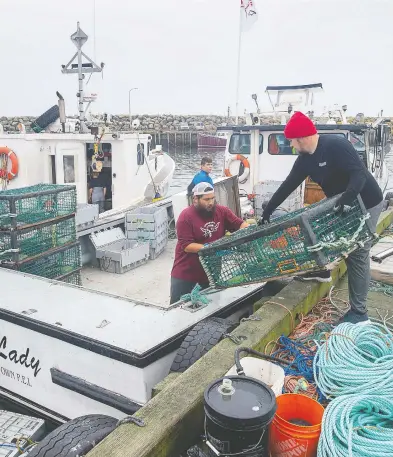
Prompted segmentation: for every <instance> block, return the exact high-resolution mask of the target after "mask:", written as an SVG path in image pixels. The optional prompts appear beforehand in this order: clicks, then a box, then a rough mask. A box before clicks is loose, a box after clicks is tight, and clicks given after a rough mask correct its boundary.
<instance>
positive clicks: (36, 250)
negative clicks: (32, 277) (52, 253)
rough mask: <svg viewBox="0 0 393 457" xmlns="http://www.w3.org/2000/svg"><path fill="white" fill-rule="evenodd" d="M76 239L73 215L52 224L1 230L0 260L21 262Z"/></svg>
mask: <svg viewBox="0 0 393 457" xmlns="http://www.w3.org/2000/svg"><path fill="white" fill-rule="evenodd" d="M74 241H76V227H75V218H74V217H73V216H71V217H68V218H67V219H62V220H60V221H57V222H53V223H52V224H47V225H42V226H39V225H38V226H35V227H32V228H29V229H22V230H15V232H14V233H13V235H12V234H11V232H10V231H6V232H1V231H0V260H1V261H3V262H4V261H5V260H6V261H14V262H20V261H22V260H24V259H27V258H29V257H33V256H36V255H39V254H43V253H44V252H45V251H49V250H50V249H54V248H57V247H61V246H64V245H65V244H69V243H72V242H74Z"/></svg>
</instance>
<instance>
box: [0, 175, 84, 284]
mask: <svg viewBox="0 0 393 457" xmlns="http://www.w3.org/2000/svg"><path fill="white" fill-rule="evenodd" d="M75 213H76V189H75V186H68V185H56V184H37V185H35V186H30V187H23V188H20V189H13V190H5V191H2V192H0V266H1V267H5V268H10V269H13V270H17V271H21V272H23V273H29V274H33V275H37V276H41V277H44V278H49V279H56V280H59V281H64V282H66V283H69V284H75V285H80V284H81V279H80V271H81V267H82V262H81V249H80V245H79V243H78V242H77V237H76V224H75Z"/></svg>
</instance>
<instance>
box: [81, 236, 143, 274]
mask: <svg viewBox="0 0 393 457" xmlns="http://www.w3.org/2000/svg"><path fill="white" fill-rule="evenodd" d="M90 239H91V241H92V243H93V244H94V247H95V248H96V257H97V259H98V261H99V264H100V268H101V270H103V271H107V272H108V273H117V274H122V273H125V272H127V271H129V270H132V269H134V268H136V267H138V266H139V265H142V264H143V263H146V262H147V260H148V258H149V248H150V245H149V243H148V242H146V241H133V240H127V239H126V237H125V235H124V233H123V231H122V230H121V228H120V227H116V228H113V229H109V230H103V231H101V232H95V233H92V234H91V235H90Z"/></svg>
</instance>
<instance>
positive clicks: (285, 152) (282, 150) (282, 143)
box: [268, 133, 345, 156]
mask: <svg viewBox="0 0 393 457" xmlns="http://www.w3.org/2000/svg"><path fill="white" fill-rule="evenodd" d="M319 134H320V135H321V136H322V135H337V136H341V137H343V138H345V133H319ZM268 141H269V147H268V152H269V154H271V155H281V156H291V155H298V152H297V151H296V149H295V148H292V147H291V143H290V141H289V140H287V139H286V138H285V135H284V134H282V133H272V134H271V135H269V140H268Z"/></svg>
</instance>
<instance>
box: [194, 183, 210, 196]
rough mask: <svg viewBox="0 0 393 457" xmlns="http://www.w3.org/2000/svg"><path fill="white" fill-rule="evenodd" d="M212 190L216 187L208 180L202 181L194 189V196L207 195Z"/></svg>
mask: <svg viewBox="0 0 393 457" xmlns="http://www.w3.org/2000/svg"><path fill="white" fill-rule="evenodd" d="M212 192H214V187H213V186H212V185H211V184H209V183H208V182H200V183H198V184H197V185H196V186H195V187H194V188H193V189H192V193H193V195H194V196H200V195H207V194H211V193H212Z"/></svg>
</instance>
